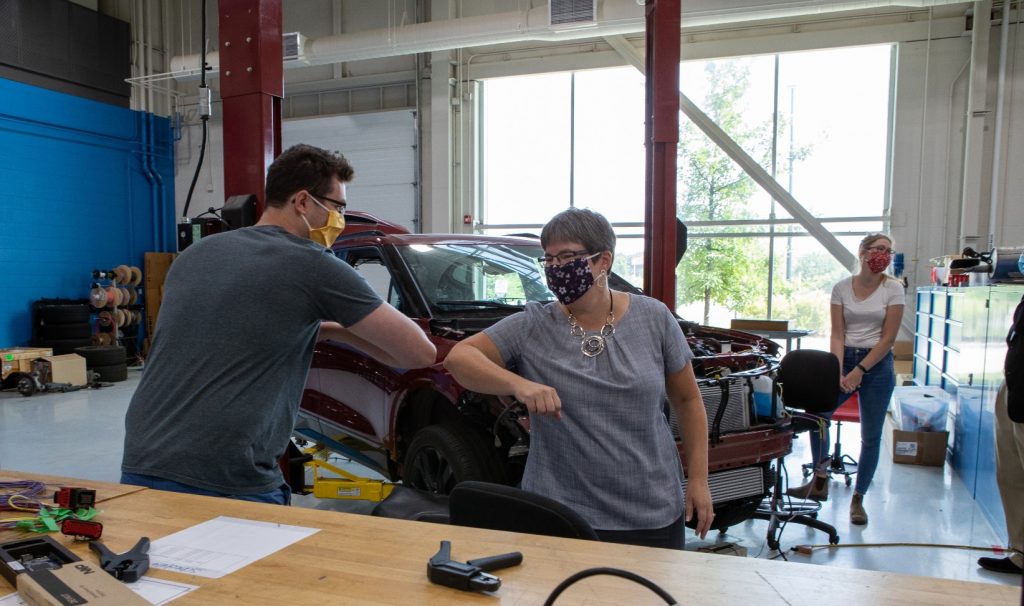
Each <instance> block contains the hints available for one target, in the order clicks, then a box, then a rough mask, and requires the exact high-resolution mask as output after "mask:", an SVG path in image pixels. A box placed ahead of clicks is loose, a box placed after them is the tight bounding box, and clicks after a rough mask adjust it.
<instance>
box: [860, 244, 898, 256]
mask: <svg viewBox="0 0 1024 606" xmlns="http://www.w3.org/2000/svg"><path fill="white" fill-rule="evenodd" d="M867 250H869V251H871V252H877V253H889V254H890V255H891V254H895V252H896V251H895V250H893V249H891V248H889V247H887V246H869V247H868V248H867Z"/></svg>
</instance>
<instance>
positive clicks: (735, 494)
mask: <svg viewBox="0 0 1024 606" xmlns="http://www.w3.org/2000/svg"><path fill="white" fill-rule="evenodd" d="M764 475H765V466H764V465H754V466H752V467H739V468H736V469H726V470H724V471H717V472H713V473H711V474H710V475H709V476H708V486H709V487H710V488H711V502H712V503H714V504H716V505H717V504H719V503H725V502H728V501H734V500H736V499H743V498H748V497H760V496H764V495H766V494H768V487H767V485H766V484H765V477H764ZM683 490H684V491H685V490H686V480H685V479H684V480H683Z"/></svg>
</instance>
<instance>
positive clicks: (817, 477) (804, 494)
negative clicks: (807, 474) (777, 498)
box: [786, 471, 829, 501]
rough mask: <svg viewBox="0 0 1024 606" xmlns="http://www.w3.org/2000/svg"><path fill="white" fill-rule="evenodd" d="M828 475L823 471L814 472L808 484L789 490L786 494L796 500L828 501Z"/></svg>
mask: <svg viewBox="0 0 1024 606" xmlns="http://www.w3.org/2000/svg"><path fill="white" fill-rule="evenodd" d="M828 484H829V482H828V474H827V473H825V472H824V471H815V472H814V477H812V478H811V481H810V482H807V483H806V484H804V485H803V486H797V487H796V488H790V489H789V490H787V491H786V494H787V495H789V496H791V497H796V498H798V499H813V500H815V501H827V500H828Z"/></svg>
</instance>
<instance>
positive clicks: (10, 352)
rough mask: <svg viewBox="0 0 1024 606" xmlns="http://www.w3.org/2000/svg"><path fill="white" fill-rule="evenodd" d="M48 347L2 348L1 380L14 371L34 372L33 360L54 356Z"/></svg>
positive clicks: (0, 351) (0, 355) (0, 360)
mask: <svg viewBox="0 0 1024 606" xmlns="http://www.w3.org/2000/svg"><path fill="white" fill-rule="evenodd" d="M52 355H53V350H52V349H50V348H48V347H10V348H8V349H0V380H3V379H6V378H7V375H9V374H11V373H12V372H32V360H35V359H37V358H42V357H44V356H52Z"/></svg>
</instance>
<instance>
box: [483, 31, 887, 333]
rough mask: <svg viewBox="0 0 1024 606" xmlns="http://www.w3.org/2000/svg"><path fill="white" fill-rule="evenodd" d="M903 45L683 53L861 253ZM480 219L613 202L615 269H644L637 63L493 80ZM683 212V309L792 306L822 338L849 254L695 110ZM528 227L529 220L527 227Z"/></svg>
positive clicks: (696, 84) (687, 132)
mask: <svg viewBox="0 0 1024 606" xmlns="http://www.w3.org/2000/svg"><path fill="white" fill-rule="evenodd" d="M892 52H893V50H892V47H891V46H889V45H885V46H871V47H858V48H848V49H838V50H825V51H814V52H803V53H792V54H782V55H768V56H758V57H745V58H738V59H723V60H714V61H693V62H687V63H684V64H682V66H681V68H680V81H681V86H682V89H683V92H684V93H685V94H686V95H687V96H688V97H690V98H691V99H692V100H693V101H694V102H695V103H696V104H697V105H698V106H699V107H701V108H702V109H703V110H704V111H705V112H706V113H707V114H708V115H710V116H711V117H712V119H714V120H715V122H716V123H717V124H718V125H719V126H721V127H722V128H723V129H724V130H725V131H726V132H727V133H728V134H729V136H730V137H732V138H733V140H735V141H736V142H737V143H739V144H740V145H741V146H742V147H743V148H744V150H745V151H746V152H747V153H748V154H750V155H751V156H752V157H754V158H755V159H756V160H757V161H759V162H760V163H761V164H762V166H763V167H764V168H765V170H767V171H768V172H769V173H770V174H772V175H774V176H775V178H776V179H777V180H778V181H779V182H780V183H781V184H782V185H783V186H784V187H786V188H788V190H789V191H790V192H791V193H792V194H793V195H794V197H795V198H796V199H797V200H798V201H799V202H800V204H801V205H803V206H804V207H805V208H807V209H808V210H809V211H810V212H811V213H812V214H813V215H815V216H816V217H818V218H819V219H820V220H822V221H823V222H824V223H825V226H826V227H827V228H828V229H829V230H830V231H831V232H832V233H833V234H834V235H836V236H837V237H838V238H839V240H840V242H842V243H843V244H844V245H845V246H846V247H847V248H849V249H850V250H851V251H854V250H855V249H856V244H857V241H858V240H859V239H860V237H861V236H863V234H865V233H867V232H870V231H879V230H881V229H883V227H885V226H887V224H888V216H889V204H888V198H887V180H886V171H887V166H888V163H887V148H888V132H889V124H888V123H889V120H888V116H889V108H890V96H891V83H890V65H891V55H892ZM484 91H485V96H484V99H485V101H484V105H483V132H484V138H485V142H486V143H485V146H484V153H483V155H482V159H483V161H482V163H481V164H482V172H483V175H482V179H483V188H482V200H481V208H480V216H481V217H483V219H484V222H485V225H484V229H485V231H488V232H491V233H509V232H514V231H524V229H525V228H530V227H532V228H535V229H534V230H536V229H539V227H540V225H542V224H543V223H544V222H545V221H547V219H548V218H550V217H551V215H553V214H554V213H555V212H557V211H558V210H561V209H563V208H566V207H568V206H580V207H589V208H593V209H595V210H597V211H599V212H602V213H604V214H605V215H606V216H607V217H608V218H609V219H610V220H611V221H612V222H613V223H614V224H615V225H616V231H617V232H618V233H619V236H620V241H619V247H618V250H617V251H616V253H617V261H616V269H617V270H618V271H619V272H620V273H621V274H622V275H623V276H625V277H626V278H627V279H631V280H633V281H634V282H635V283H637V284H639V283H640V279H641V276H642V272H643V266H642V263H643V255H642V239H641V238H640V235H641V233H642V223H643V219H644V216H643V214H644V190H643V187H644V181H643V175H644V149H643V131H644V125H643V107H644V86H643V78H642V77H641V76H640V75H639V73H638V72H636V70H634V69H632V68H617V69H607V70H592V71H586V72H576V73H562V74H554V75H543V76H524V77H516V78H503V79H495V80H489V81H487V82H485V83H484ZM678 214H679V216H680V217H681V218H682V219H683V220H684V221H685V222H686V223H687V225H688V227H689V230H690V239H689V250H688V252H687V254H686V256H685V257H684V258H683V261H682V262H681V263H680V265H679V267H678V269H677V276H678V295H677V301H678V304H679V311H680V313H681V314H682V315H683V316H684V317H687V318H689V319H693V320H699V321H705V322H708V323H710V324H714V325H725V326H727V325H728V323H729V320H730V319H731V318H735V317H759V318H763V317H774V318H788V319H791V320H793V324H794V325H796V326H797V327H800V328H810V329H814V330H815V331H817V332H818V334H819V335H821V336H824V335H825V332H826V330H827V327H828V294H829V290H830V288H831V285H832V284H833V283H834V282H835V281H836V280H838V279H839V278H841V277H842V276H844V275H846V274H847V272H848V269H847V268H843V267H840V266H839V264H838V263H837V262H836V261H835V260H834V259H833V258H832V256H831V255H829V254H828V253H827V252H826V251H825V249H824V248H823V247H822V246H821V244H820V243H818V242H817V241H816V240H815V239H814V238H813V237H810V236H808V235H807V233H806V231H805V230H804V229H803V227H802V226H800V225H799V224H798V223H796V222H795V221H794V220H793V219H792V217H791V216H790V215H789V214H788V213H787V212H786V211H785V210H784V209H783V207H782V206H781V205H779V204H778V203H777V202H775V201H773V200H772V199H771V197H770V196H768V195H767V194H766V193H765V192H764V191H763V190H762V189H761V188H760V187H758V186H757V185H756V184H755V183H754V182H753V181H752V180H751V179H750V178H749V177H748V176H747V175H746V174H745V173H744V172H743V171H742V170H741V169H740V168H739V167H738V166H737V165H736V164H735V163H733V162H732V160H731V159H729V158H728V156H726V154H725V153H724V152H723V151H721V150H720V149H719V148H718V146H717V145H715V144H714V143H713V142H712V141H711V140H709V139H708V138H707V137H706V136H705V135H704V134H703V133H702V132H701V131H700V130H699V129H697V128H696V127H695V126H694V125H693V124H692V123H691V122H689V121H688V120H687V119H685V117H683V118H682V120H681V129H680V145H679V183H678ZM524 226H525V228H524Z"/></svg>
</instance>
